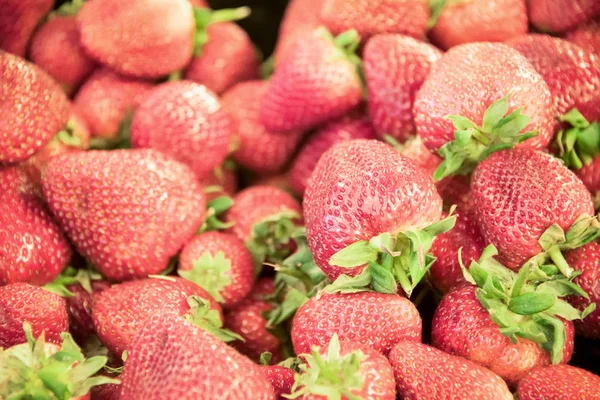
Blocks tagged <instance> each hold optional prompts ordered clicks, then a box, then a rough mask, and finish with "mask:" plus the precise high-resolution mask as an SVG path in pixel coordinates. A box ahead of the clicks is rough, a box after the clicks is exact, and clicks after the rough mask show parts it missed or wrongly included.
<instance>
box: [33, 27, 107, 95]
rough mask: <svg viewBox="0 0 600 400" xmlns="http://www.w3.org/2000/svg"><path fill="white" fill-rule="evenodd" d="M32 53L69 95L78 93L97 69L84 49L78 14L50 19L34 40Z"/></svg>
mask: <svg viewBox="0 0 600 400" xmlns="http://www.w3.org/2000/svg"><path fill="white" fill-rule="evenodd" d="M29 54H30V57H31V60H32V61H33V62H34V63H36V64H37V65H38V66H39V67H40V68H42V69H43V70H45V71H46V72H47V73H48V74H49V75H50V76H52V77H53V78H54V79H56V81H58V83H60V84H61V86H62V87H63V89H64V90H65V92H66V93H67V94H72V93H74V91H75V90H77V88H78V87H79V85H81V83H83V81H84V80H85V79H86V78H87V77H88V76H89V75H90V74H91V73H92V71H93V70H94V69H95V68H96V63H95V62H94V60H92V59H91V58H90V57H88V55H87V54H85V52H84V51H83V49H82V48H81V45H80V43H79V31H78V30H77V22H76V21H75V17H74V16H61V15H57V16H54V17H52V18H50V19H49V20H48V22H46V23H45V24H44V25H42V26H41V27H40V29H38V31H37V32H36V33H35V35H34V36H33V38H32V39H31V49H30V50H29Z"/></svg>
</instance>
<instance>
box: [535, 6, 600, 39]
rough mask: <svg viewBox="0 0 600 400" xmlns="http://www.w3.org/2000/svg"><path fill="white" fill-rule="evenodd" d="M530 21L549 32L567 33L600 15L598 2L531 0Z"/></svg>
mask: <svg viewBox="0 0 600 400" xmlns="http://www.w3.org/2000/svg"><path fill="white" fill-rule="evenodd" d="M527 8H528V10H529V21H530V22H531V24H533V25H534V26H535V27H536V28H538V29H539V30H542V31H548V32H565V31H568V30H569V29H573V28H575V27H576V26H577V25H579V24H581V23H583V22H586V21H587V20H590V19H592V18H594V17H595V16H599V15H600V4H598V2H597V1H596V0H529V1H528V2H527Z"/></svg>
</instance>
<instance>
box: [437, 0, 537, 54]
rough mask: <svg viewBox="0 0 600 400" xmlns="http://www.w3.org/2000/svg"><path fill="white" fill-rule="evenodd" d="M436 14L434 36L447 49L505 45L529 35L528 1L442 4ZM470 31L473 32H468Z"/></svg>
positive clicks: (504, 0)
mask: <svg viewBox="0 0 600 400" xmlns="http://www.w3.org/2000/svg"><path fill="white" fill-rule="evenodd" d="M442 4H443V5H442V6H441V9H437V10H435V11H434V12H433V14H434V15H435V17H434V18H435V20H434V21H431V22H432V23H434V24H435V25H433V27H432V29H431V32H430V35H431V38H432V41H433V42H434V43H435V44H437V45H438V46H440V47H441V48H443V49H449V48H450V47H453V46H456V45H459V44H463V43H469V42H504V41H506V40H508V39H510V38H512V37H516V36H519V35H524V34H526V33H527V8H526V6H525V0H491V1H490V0H474V1H455V2H447V4H444V3H442ZM467 27H469V28H467Z"/></svg>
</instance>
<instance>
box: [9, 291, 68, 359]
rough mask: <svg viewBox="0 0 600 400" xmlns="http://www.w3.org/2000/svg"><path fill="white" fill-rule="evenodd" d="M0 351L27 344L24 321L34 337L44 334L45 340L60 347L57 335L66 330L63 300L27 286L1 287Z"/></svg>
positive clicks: (66, 318) (59, 339)
mask: <svg viewBox="0 0 600 400" xmlns="http://www.w3.org/2000/svg"><path fill="white" fill-rule="evenodd" d="M0 310H2V318H1V319H0V348H5V349H7V348H9V347H11V346H14V345H16V344H20V343H25V342H27V338H26V337H25V331H24V330H23V322H25V321H27V322H29V324H30V325H31V331H32V333H33V336H34V337H38V336H39V335H40V334H41V333H42V332H45V337H46V341H48V342H50V343H55V344H59V343H61V342H62V339H61V337H60V334H61V333H62V332H67V331H68V330H69V318H68V316H67V308H66V306H65V301H64V300H63V298H62V297H60V296H58V295H57V294H54V293H50V292H48V291H46V290H44V289H42V288H40V287H38V286H33V285H30V284H28V283H21V282H19V283H11V284H8V285H6V286H0Z"/></svg>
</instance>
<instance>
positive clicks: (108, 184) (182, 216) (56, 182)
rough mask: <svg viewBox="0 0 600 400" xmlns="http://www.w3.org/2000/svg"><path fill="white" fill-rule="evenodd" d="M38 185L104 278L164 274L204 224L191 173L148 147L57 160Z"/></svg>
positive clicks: (202, 204)
mask: <svg viewBox="0 0 600 400" xmlns="http://www.w3.org/2000/svg"><path fill="white" fill-rule="evenodd" d="M43 186H44V195H45V197H46V199H47V201H48V204H49V206H50V209H51V210H52V212H53V214H54V216H55V217H56V219H57V220H58V222H59V223H60V225H61V226H62V227H63V228H64V230H65V232H66V233H67V235H68V236H69V237H70V238H71V240H72V241H73V244H74V245H75V247H76V248H77V249H78V250H79V252H80V253H81V254H82V255H83V256H84V257H86V258H87V259H88V260H89V261H90V262H91V263H92V264H93V265H94V266H95V267H96V268H97V269H98V271H99V272H101V273H102V274H103V275H104V276H106V277H107V278H108V279H109V280H116V281H119V280H126V279H133V278H141V277H145V276H147V275H149V274H156V273H158V272H160V271H162V270H164V269H165V268H166V267H167V264H168V263H169V259H170V258H171V257H172V256H174V255H175V254H176V253H177V252H178V251H179V250H180V249H181V247H183V245H184V244H185V243H186V242H187V241H188V240H189V239H190V238H191V237H192V236H193V235H194V233H195V232H196V231H197V230H198V228H199V227H200V225H201V224H202V222H203V220H204V213H205V211H204V210H205V204H206V203H205V198H204V194H203V193H202V188H201V187H200V186H199V185H198V183H197V182H196V177H195V176H194V174H193V173H192V171H191V170H190V169H189V168H187V167H186V166H185V165H183V164H180V163H178V162H176V161H174V160H172V159H170V158H168V157H166V156H164V155H162V154H161V153H159V152H157V151H154V150H114V151H88V152H79V153H68V154H64V155H61V156H57V157H54V158H52V159H51V161H50V162H49V163H48V165H47V167H46V170H45V171H44V178H43Z"/></svg>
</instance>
